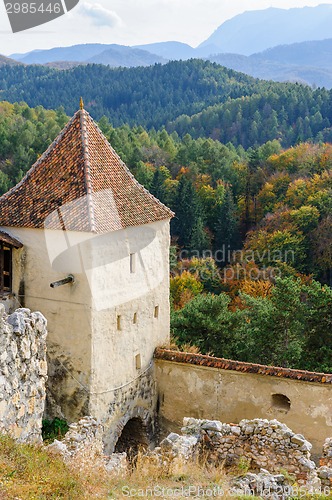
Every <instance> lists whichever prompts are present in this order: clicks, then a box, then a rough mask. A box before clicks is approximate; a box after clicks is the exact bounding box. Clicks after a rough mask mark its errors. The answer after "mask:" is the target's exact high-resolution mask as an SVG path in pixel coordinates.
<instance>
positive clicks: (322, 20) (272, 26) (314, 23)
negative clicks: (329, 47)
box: [199, 4, 332, 55]
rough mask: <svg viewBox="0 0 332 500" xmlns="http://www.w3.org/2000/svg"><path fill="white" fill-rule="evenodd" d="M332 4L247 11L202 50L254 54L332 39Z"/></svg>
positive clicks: (235, 18)
mask: <svg viewBox="0 0 332 500" xmlns="http://www.w3.org/2000/svg"><path fill="white" fill-rule="evenodd" d="M331 26H332V5H330V4H321V5H318V6H317V7H301V8H290V9H279V8H275V7H270V8H268V9H264V10H254V11H246V12H244V13H243V14H239V15H237V16H235V17H233V18H232V19H229V20H228V21H226V22H224V23H223V24H222V25H221V26H219V28H217V29H216V30H215V32H214V33H213V34H212V35H211V36H210V37H209V38H208V39H207V40H205V41H204V42H203V43H202V44H201V45H200V46H199V47H204V46H206V45H209V44H214V45H216V46H217V47H218V48H219V52H228V53H237V54H244V55H250V54H253V53H255V52H261V51H263V50H265V49H268V48H269V47H275V46H277V45H282V44H291V43H295V42H304V41H306V40H324V39H325V38H331V36H332V29H331Z"/></svg>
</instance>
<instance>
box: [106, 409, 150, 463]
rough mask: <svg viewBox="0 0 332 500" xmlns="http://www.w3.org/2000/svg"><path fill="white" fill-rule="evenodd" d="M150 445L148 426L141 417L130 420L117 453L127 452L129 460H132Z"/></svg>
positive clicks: (116, 450) (120, 439)
mask: <svg viewBox="0 0 332 500" xmlns="http://www.w3.org/2000/svg"><path fill="white" fill-rule="evenodd" d="M148 445H149V439H148V434H147V430H146V426H145V425H144V423H143V421H142V419H141V418H139V417H134V418H131V419H130V420H128V422H127V423H126V425H125V426H124V428H123V430H122V433H121V435H120V437H119V439H118V441H117V443H116V445H115V450H114V452H115V453H123V452H126V453H127V455H128V458H129V460H132V459H133V458H134V457H135V456H136V455H137V453H138V451H139V450H141V449H146V448H147V447H148Z"/></svg>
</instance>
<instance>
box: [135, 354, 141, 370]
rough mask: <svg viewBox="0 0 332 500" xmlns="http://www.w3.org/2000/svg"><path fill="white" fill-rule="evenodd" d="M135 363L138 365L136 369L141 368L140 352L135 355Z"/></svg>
mask: <svg viewBox="0 0 332 500" xmlns="http://www.w3.org/2000/svg"><path fill="white" fill-rule="evenodd" d="M135 365H136V370H140V369H141V368H142V363H141V355H140V354H136V356H135Z"/></svg>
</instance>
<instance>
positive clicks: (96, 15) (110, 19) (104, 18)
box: [79, 2, 122, 28]
mask: <svg viewBox="0 0 332 500" xmlns="http://www.w3.org/2000/svg"><path fill="white" fill-rule="evenodd" d="M79 12H80V14H81V15H83V16H86V17H89V18H90V19H91V21H92V22H93V24H95V25H96V26H108V27H109V28H116V27H117V26H121V25H122V20H121V18H120V17H119V16H118V14H117V13H116V12H114V11H113V10H109V9H107V8H106V7H103V6H102V5H100V4H99V3H94V4H91V3H89V2H83V3H82V4H81V5H80V9H79Z"/></svg>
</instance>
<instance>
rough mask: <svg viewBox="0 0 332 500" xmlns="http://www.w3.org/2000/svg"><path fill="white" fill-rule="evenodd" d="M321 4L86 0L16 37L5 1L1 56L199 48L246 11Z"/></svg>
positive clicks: (298, 0) (310, 0) (297, 0)
mask: <svg viewBox="0 0 332 500" xmlns="http://www.w3.org/2000/svg"><path fill="white" fill-rule="evenodd" d="M46 1H47V0H46ZM59 1H61V0H59ZM320 3H325V4H332V0H330V1H329V0H326V1H325V2H322V1H315V0H251V1H250V3H249V2H248V0H233V1H229V0H98V1H94V0H88V1H85V0H80V3H79V5H78V6H77V7H75V8H74V9H73V10H72V11H71V12H69V13H68V14H66V15H65V16H63V17H60V18H58V19H56V20H54V21H52V22H50V23H47V24H44V25H43V26H40V27H38V28H34V29H31V30H27V31H25V32H21V33H15V34H13V33H11V30H10V25H9V21H8V18H7V15H6V11H5V7H4V3H3V2H0V44H1V45H0V47H1V48H0V54H1V53H2V54H5V55H9V54H12V53H14V52H27V51H29V50H34V49H46V48H51V47H58V46H67V45H74V44H77V43H91V42H97V43H119V44H123V45H134V44H143V43H150V42H159V41H167V40H178V41H181V42H185V43H189V44H190V45H192V46H197V45H198V44H199V43H200V42H202V41H203V40H205V39H206V38H207V37H208V36H209V35H210V34H211V33H212V32H213V31H214V30H215V29H216V28H217V27H218V26H219V25H220V24H222V23H223V22H224V21H226V20H227V19H230V18H231V17H234V16H235V15H237V14H240V13H242V12H244V11H246V10H257V9H266V8H268V7H279V8H291V7H302V6H315V5H319V4H320ZM331 31H332V28H331ZM331 37H332V33H331Z"/></svg>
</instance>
